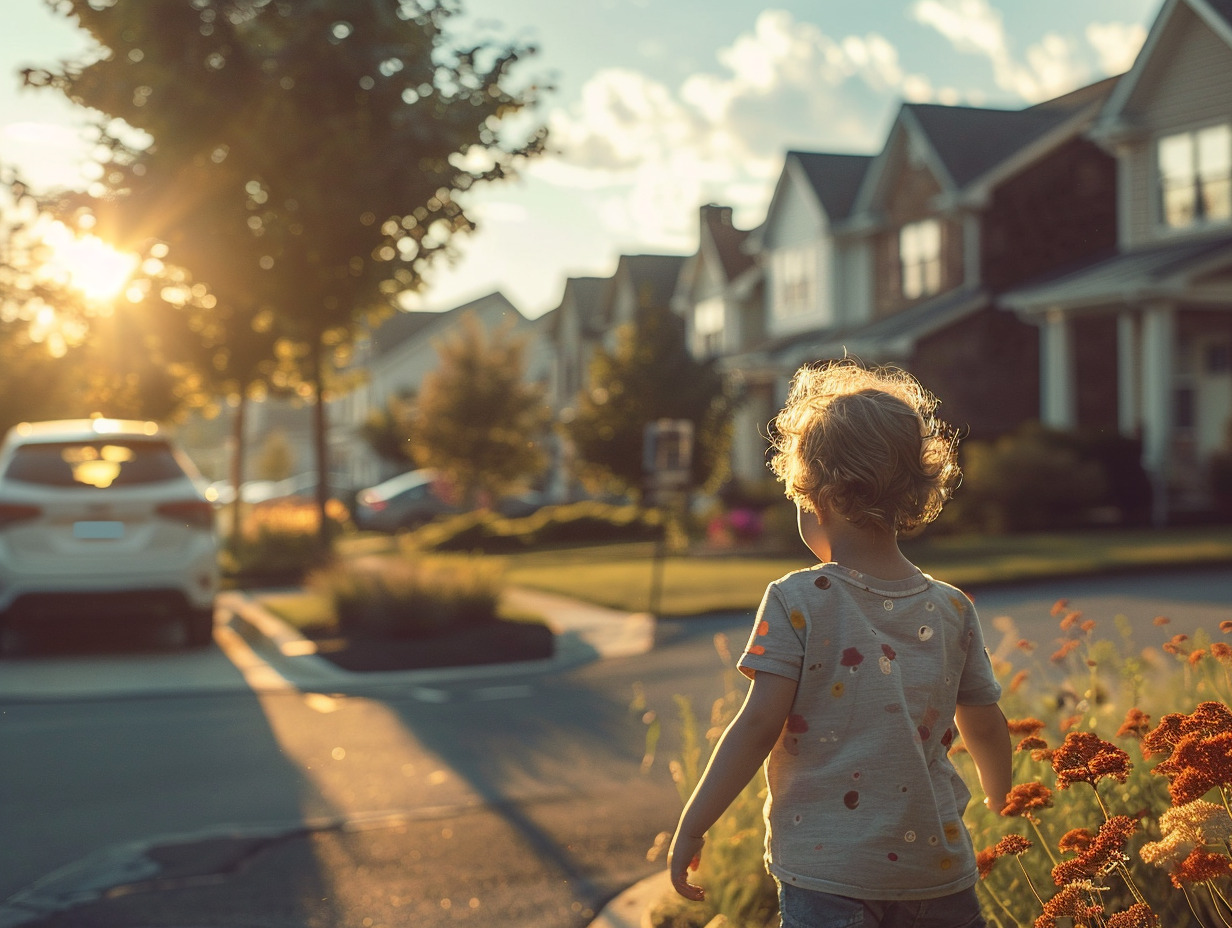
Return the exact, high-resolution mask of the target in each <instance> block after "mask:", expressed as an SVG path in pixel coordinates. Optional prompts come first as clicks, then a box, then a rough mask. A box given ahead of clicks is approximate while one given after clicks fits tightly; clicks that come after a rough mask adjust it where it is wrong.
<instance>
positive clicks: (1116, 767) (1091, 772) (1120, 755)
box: [1052, 731, 1133, 789]
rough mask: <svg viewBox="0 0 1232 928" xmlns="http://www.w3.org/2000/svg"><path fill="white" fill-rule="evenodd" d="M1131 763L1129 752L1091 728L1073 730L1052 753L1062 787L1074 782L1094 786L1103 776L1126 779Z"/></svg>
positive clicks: (1058, 780)
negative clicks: (1091, 730) (1088, 729)
mask: <svg viewBox="0 0 1232 928" xmlns="http://www.w3.org/2000/svg"><path fill="white" fill-rule="evenodd" d="M1132 766H1133V765H1132V764H1131V763H1130V762H1129V755H1128V754H1126V753H1125V752H1124V751H1122V750H1121V749H1120V748H1118V747H1117V746H1116V745H1114V744H1112V743H1111V742H1108V741H1105V740H1103V739H1102V738H1100V737H1099V736H1098V735H1096V734H1095V733H1094V732H1089V731H1071V732H1070V733H1069V734H1067V735H1066V736H1065V741H1064V743H1062V745H1061V746H1060V747H1059V748H1057V750H1056V751H1054V752H1053V755H1052V769H1053V770H1055V771H1056V774H1057V787H1058V788H1059V789H1068V788H1069V787H1070V786H1072V785H1073V784H1075V783H1090V784H1091V785H1092V786H1094V785H1095V784H1096V783H1098V782H1099V781H1100V780H1101V779H1103V778H1104V777H1112V778H1114V779H1116V780H1118V781H1120V782H1121V783H1124V782H1125V781H1126V779H1128V777H1129V771H1130V768H1131V767H1132Z"/></svg>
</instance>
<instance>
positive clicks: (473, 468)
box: [409, 315, 550, 502]
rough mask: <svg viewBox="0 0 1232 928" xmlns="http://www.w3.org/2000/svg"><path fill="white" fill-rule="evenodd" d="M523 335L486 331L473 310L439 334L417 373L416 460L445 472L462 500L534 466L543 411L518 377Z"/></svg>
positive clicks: (533, 389)
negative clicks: (427, 369)
mask: <svg viewBox="0 0 1232 928" xmlns="http://www.w3.org/2000/svg"><path fill="white" fill-rule="evenodd" d="M523 348H524V346H523V343H522V341H520V340H518V339H515V338H513V337H511V335H510V333H509V332H508V331H507V330H505V329H497V330H495V331H494V332H492V333H491V334H488V333H485V331H484V329H483V327H482V326H481V325H480V324H479V322H478V320H477V319H476V318H475V317H474V316H473V315H468V316H466V317H464V319H463V321H462V327H461V329H460V330H459V331H458V333H457V334H456V335H455V336H453V337H452V338H448V339H444V340H442V341H441V342H440V344H439V345H438V347H437V350H438V352H439V354H440V367H438V368H437V369H436V370H435V371H433V372H432V373H430V374H429V375H428V376H427V377H425V378H424V382H423V387H422V389H421V390H420V392H419V399H418V402H417V403H416V406H415V413H414V416H413V419H412V428H411V432H410V435H409V438H410V443H411V448H412V450H413V453H414V455H415V458H416V460H419V461H422V462H423V464H424V466H426V467H433V468H437V469H439V470H442V471H444V472H446V473H447V474H448V475H449V476H450V477H451V478H452V479H453V481H454V482H455V483H456V484H457V486H458V489H459V491H460V492H461V493H462V494H463V496H464V498H466V499H467V500H468V501H471V502H474V501H476V500H477V499H478V498H479V497H480V496H482V495H487V496H488V497H495V496H497V495H499V494H500V493H502V492H504V491H506V490H508V489H510V488H511V487H514V486H516V485H517V484H518V483H519V482H520V481H522V480H524V479H526V478H528V477H532V476H534V475H536V474H538V473H540V472H541V471H542V470H543V468H544V465H545V464H546V455H545V454H544V452H543V446H542V439H543V438H544V437H545V433H546V430H547V424H548V421H549V418H550V412H549V410H548V408H547V406H546V405H545V403H544V399H543V390H542V389H541V388H540V387H539V386H537V385H533V384H528V383H526V381H525V380H524V379H523V377H524V369H525V367H524V363H523Z"/></svg>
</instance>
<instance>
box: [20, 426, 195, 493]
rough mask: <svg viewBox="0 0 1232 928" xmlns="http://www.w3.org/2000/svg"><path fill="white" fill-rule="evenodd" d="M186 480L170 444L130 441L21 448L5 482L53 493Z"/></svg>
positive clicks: (105, 440)
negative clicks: (46, 488) (33, 485)
mask: <svg viewBox="0 0 1232 928" xmlns="http://www.w3.org/2000/svg"><path fill="white" fill-rule="evenodd" d="M183 476H184V469H183V468H182V467H181V466H180V463H179V461H177V460H176V456H175V452H174V451H172V450H171V447H170V446H169V445H167V443H166V442H161V441H142V440H131V439H114V438H107V439H99V440H97V441H73V442H54V443H47V444H31V445H22V446H21V447H20V448H18V449H17V450H16V451H15V452H14V454H13V458H12V460H11V461H9V466H8V468H7V470H5V472H4V479H5V480H18V481H21V482H22V483H37V484H41V485H42V486H49V487H96V488H98V489H107V488H108V487H131V486H139V485H141V484H146V483H159V482H160V481H163V480H174V479H176V478H178V477H183Z"/></svg>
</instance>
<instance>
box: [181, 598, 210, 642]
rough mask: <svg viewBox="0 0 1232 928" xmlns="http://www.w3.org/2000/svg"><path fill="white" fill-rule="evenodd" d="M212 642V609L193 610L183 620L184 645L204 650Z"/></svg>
mask: <svg viewBox="0 0 1232 928" xmlns="http://www.w3.org/2000/svg"><path fill="white" fill-rule="evenodd" d="M213 641H214V610H213V608H212V607H211V608H208V609H194V610H193V611H192V612H190V613H189V614H188V615H187V616H186V617H185V618H184V643H185V644H186V645H187V646H188V647H190V648H204V647H206V646H207V645H210V644H212V643H213Z"/></svg>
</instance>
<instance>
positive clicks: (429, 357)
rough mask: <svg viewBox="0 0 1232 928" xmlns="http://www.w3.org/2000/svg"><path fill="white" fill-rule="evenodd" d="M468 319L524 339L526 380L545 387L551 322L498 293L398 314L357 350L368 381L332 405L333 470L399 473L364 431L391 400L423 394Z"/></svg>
mask: <svg viewBox="0 0 1232 928" xmlns="http://www.w3.org/2000/svg"><path fill="white" fill-rule="evenodd" d="M468 318H473V319H474V320H475V321H476V322H478V323H479V325H480V326H481V327H482V328H483V329H484V330H485V331H487V332H489V333H495V332H507V333H508V334H510V335H512V336H513V337H518V338H523V339H524V340H525V341H526V353H525V357H524V360H525V363H526V377H527V379H528V380H531V381H534V382H542V383H544V384H545V386H546V384H547V382H548V379H549V377H550V370H551V363H550V361H551V354H550V351H549V350H548V349H547V348H546V347H545V346H543V345H542V344H537V342H539V341H541V334H542V332H543V331H544V329H546V328H547V326H548V325H549V324H550V320H547V319H543V318H542V317H541V318H540V319H537V320H530V319H527V318H526V317H525V316H523V315H522V313H521V312H520V311H519V310H518V308H517V307H515V306H514V305H513V304H512V303H511V302H509V300H508V299H507V298H506V297H505V296H504V295H503V294H501V293H499V292H496V293H490V294H488V295H486V296H482V297H480V298H478V299H476V300H472V301H471V302H469V303H465V304H463V305H461V306H457V307H454V308H453V309H450V310H446V311H444V312H399V313H395V314H394V315H392V316H390V317H389V318H388V319H386V320H384V322H382V323H381V324H380V325H379V326H377V328H375V329H374V330H373V331H372V332H371V333H370V334H369V335H368V337H367V338H366V339H364V340H363V341H362V342H361V344H360V345H359V346H358V349H357V366H362V367H363V368H364V369H365V370H366V374H367V377H366V382H365V383H364V384H362V385H361V386H359V387H358V388H357V389H356V390H354V391H351V392H350V393H348V394H345V395H343V396H341V397H339V399H338V400H336V401H335V402H334V403H333V404H331V429H330V438H331V446H330V458H331V464H332V466H333V467H335V468H337V469H339V470H342V471H344V472H347V473H350V474H352V475H353V476H354V477H355V478H357V480H358V482H359V483H361V484H362V483H376V482H378V481H379V480H382V479H384V478H386V477H389V476H392V475H393V474H394V473H396V472H397V470H398V465H397V464H396V463H391V462H388V461H382V460H381V459H380V458H379V457H377V455H376V454H375V453H374V452H373V451H372V450H371V449H370V448H369V447H368V445H367V443H366V442H364V441H363V439H362V437H361V434H360V430H361V429H362V426H363V424H364V422H365V421H366V420H367V418H368V416H369V414H370V413H371V412H374V411H379V410H382V409H385V408H386V407H388V406H389V405H390V401H391V399H397V398H403V397H411V396H414V395H415V394H416V393H418V392H419V389H420V387H421V386H422V384H423V381H424V378H425V377H426V376H427V375H428V374H429V373H431V372H432V371H434V370H436V368H437V367H438V366H439V364H440V357H439V355H438V353H437V346H438V345H439V344H440V343H441V342H442V341H443V340H445V339H448V338H450V337H453V336H455V335H456V334H457V333H458V332H459V331H460V327H461V326H462V325H463V324H465V320H467V319H468ZM408 466H409V465H408ZM403 469H405V468H403Z"/></svg>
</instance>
